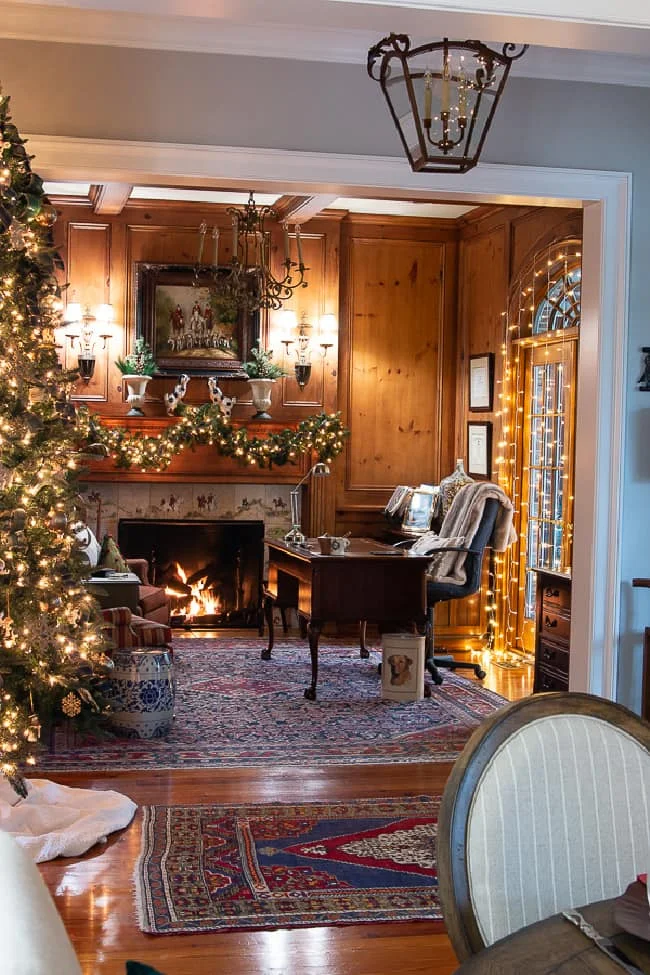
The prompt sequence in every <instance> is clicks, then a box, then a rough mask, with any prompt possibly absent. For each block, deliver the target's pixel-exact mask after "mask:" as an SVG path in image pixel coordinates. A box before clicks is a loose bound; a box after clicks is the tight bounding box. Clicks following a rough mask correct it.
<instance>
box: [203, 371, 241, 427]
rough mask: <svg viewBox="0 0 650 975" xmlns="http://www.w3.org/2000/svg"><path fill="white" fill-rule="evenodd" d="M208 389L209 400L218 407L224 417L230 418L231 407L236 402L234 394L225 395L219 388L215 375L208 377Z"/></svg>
mask: <svg viewBox="0 0 650 975" xmlns="http://www.w3.org/2000/svg"><path fill="white" fill-rule="evenodd" d="M208 389H209V390H210V400H211V401H212V403H214V404H215V406H218V407H219V410H220V411H221V414H222V415H223V416H225V417H226V419H227V420H229V419H230V415H231V413H232V408H233V406H234V405H235V403H236V402H237V397H236V396H226V395H225V394H224V393H223V392H222V390H220V389H219V381H218V379H217V377H216V376H209V377H208Z"/></svg>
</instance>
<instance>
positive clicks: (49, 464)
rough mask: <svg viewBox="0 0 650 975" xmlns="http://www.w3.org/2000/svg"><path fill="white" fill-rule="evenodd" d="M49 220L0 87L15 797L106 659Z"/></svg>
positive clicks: (95, 707) (7, 767)
mask: <svg viewBox="0 0 650 975" xmlns="http://www.w3.org/2000/svg"><path fill="white" fill-rule="evenodd" d="M55 219H56V211H55V209H54V207H53V206H52V205H51V203H50V202H49V201H48V199H47V197H46V196H45V194H44V192H43V184H42V181H41V180H40V179H39V177H38V176H37V175H36V174H35V173H33V172H32V169H31V164H30V157H29V156H28V154H27V152H26V150H25V143H24V141H23V140H22V139H21V138H20V135H19V133H18V130H17V129H16V127H15V125H13V124H12V122H11V117H10V115H9V98H8V97H7V96H5V95H3V93H2V90H1V89H0V350H2V351H1V355H2V358H0V769H1V771H2V772H3V773H4V775H6V776H7V778H8V779H9V780H10V781H11V783H12V785H13V786H14V788H15V789H16V791H17V792H19V793H21V794H25V789H24V783H23V780H22V775H21V770H22V769H23V768H24V766H25V765H29V764H34V762H35V752H36V751H37V750H38V747H39V739H40V738H41V737H43V736H44V733H45V732H48V733H49V732H51V729H52V728H53V727H54V726H55V725H57V724H60V723H61V722H65V721H73V722H74V723H75V725H76V726H84V725H88V724H89V723H91V722H92V721H93V719H96V717H97V715H98V714H99V713H100V711H101V703H100V697H99V693H98V692H99V690H100V688H101V682H102V679H103V678H104V676H105V673H106V667H107V665H108V661H107V659H106V657H105V656H104V653H103V648H104V643H103V638H102V634H101V630H100V626H99V622H100V621H99V611H98V609H97V605H96V603H95V600H94V599H93V598H92V597H91V596H89V595H88V594H87V593H86V591H85V589H84V587H83V584H82V582H81V579H82V577H83V575H84V574H87V568H88V565H87V562H85V560H84V557H83V556H82V554H81V552H80V550H79V545H78V543H77V539H76V535H75V523H77V522H78V521H79V520H80V519H82V518H83V502H82V499H81V498H80V497H79V495H78V487H77V481H78V477H79V473H80V470H79V465H80V463H81V455H80V454H79V449H80V443H81V441H82V436H81V434H80V431H79V429H78V427H77V419H76V416H75V412H74V408H73V407H72V405H71V404H70V403H69V396H70V391H71V388H72V385H73V383H74V381H75V378H76V374H74V373H69V372H63V370H62V369H61V367H60V366H59V363H58V359H57V352H56V345H55V332H54V330H55V328H56V327H58V326H59V325H60V324H61V317H60V316H61V304H62V303H61V298H60V290H59V285H58V282H57V278H56V272H57V270H62V269H63V266H62V264H61V261H60V258H59V257H58V255H57V254H56V251H55V249H54V247H53V242H52V229H51V228H52V224H53V223H54V221H55Z"/></svg>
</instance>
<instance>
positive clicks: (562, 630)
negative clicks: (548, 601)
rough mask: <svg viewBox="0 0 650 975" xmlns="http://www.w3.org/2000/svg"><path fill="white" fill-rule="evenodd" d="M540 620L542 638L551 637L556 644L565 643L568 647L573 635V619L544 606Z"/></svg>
mask: <svg viewBox="0 0 650 975" xmlns="http://www.w3.org/2000/svg"><path fill="white" fill-rule="evenodd" d="M541 615H542V618H541V620H540V628H539V635H540V637H550V639H551V640H553V641H554V642H555V643H565V644H566V645H567V646H568V643H569V637H570V635H571V617H570V616H568V615H565V614H564V613H563V612H561V611H559V610H557V609H555V608H553V607H551V606H547V605H545V604H543V605H542V614H541Z"/></svg>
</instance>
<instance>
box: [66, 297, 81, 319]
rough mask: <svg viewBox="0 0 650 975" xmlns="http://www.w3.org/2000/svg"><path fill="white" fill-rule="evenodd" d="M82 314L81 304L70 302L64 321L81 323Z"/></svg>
mask: <svg viewBox="0 0 650 975" xmlns="http://www.w3.org/2000/svg"><path fill="white" fill-rule="evenodd" d="M82 314H83V313H82V311H81V304H80V303H79V302H78V301H69V302H68V304H67V305H66V308H65V314H64V316H63V317H64V321H66V322H70V323H72V322H80V321H81V317H82Z"/></svg>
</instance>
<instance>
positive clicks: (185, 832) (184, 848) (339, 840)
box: [136, 796, 442, 934]
mask: <svg viewBox="0 0 650 975" xmlns="http://www.w3.org/2000/svg"><path fill="white" fill-rule="evenodd" d="M439 805H440V798H439V797H438V796H435V797H434V796H417V797H410V798H401V799H363V800H353V801H346V802H325V803H323V802H313V803H268V804H254V805H218V806H213V805H210V806H145V807H144V810H143V816H144V818H143V826H142V851H141V854H140V859H139V861H138V864H137V867H136V895H137V904H138V915H139V922H140V927H141V928H142V930H143V931H147V932H149V933H152V934H178V933H183V932H201V931H233V930H247V929H248V930H250V929H255V928H257V929H260V928H266V929H268V928H279V927H282V928H288V927H302V926H307V925H321V924H358V923H360V922H363V921H375V922H376V921H405V920H408V921H412V920H425V919H426V920H433V919H440V918H441V916H442V915H441V912H440V905H439V900H438V879H437V872H436V858H435V840H436V832H437V820H438V808H439Z"/></svg>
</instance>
